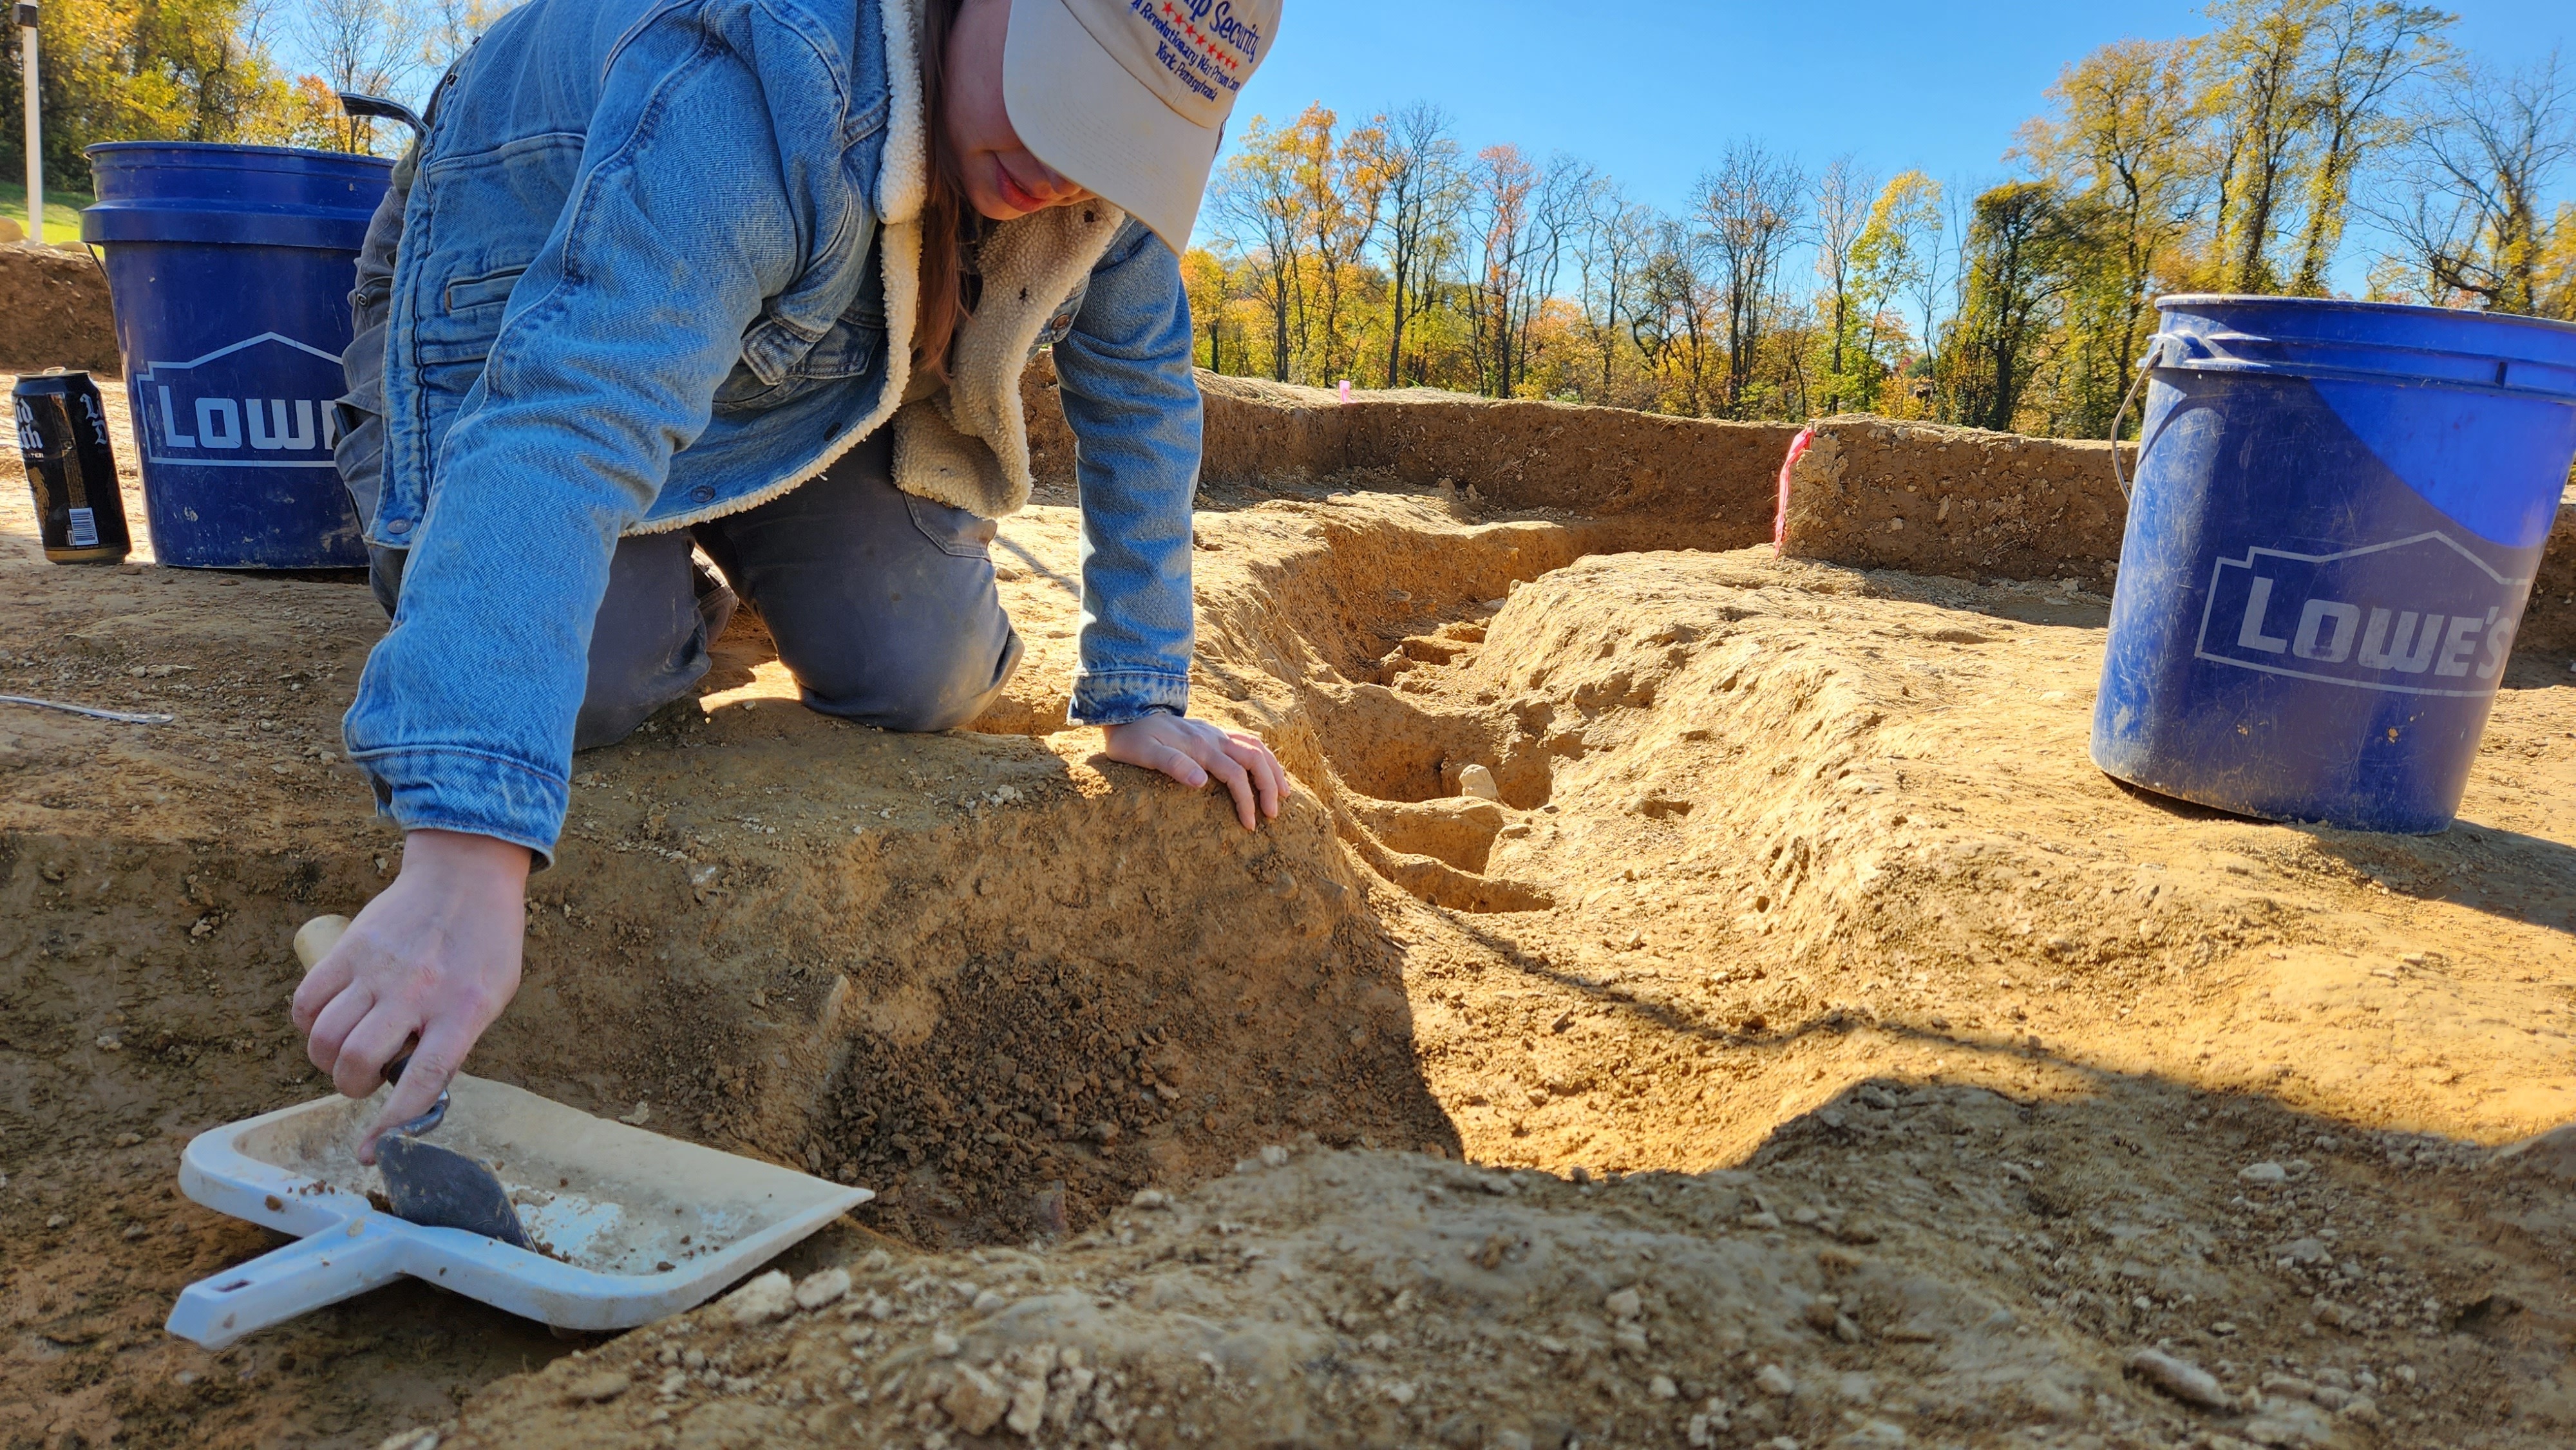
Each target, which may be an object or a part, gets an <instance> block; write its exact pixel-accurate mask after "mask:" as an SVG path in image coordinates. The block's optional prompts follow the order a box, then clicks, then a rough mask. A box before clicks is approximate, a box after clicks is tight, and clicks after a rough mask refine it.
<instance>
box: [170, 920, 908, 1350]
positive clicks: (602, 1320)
mask: <svg viewBox="0 0 2576 1450" xmlns="http://www.w3.org/2000/svg"><path fill="white" fill-rule="evenodd" d="M308 925H309V924H308ZM318 955H319V954H318V953H317V954H316V957H317V959H318ZM448 1091H449V1094H450V1096H451V1101H450V1103H449V1106H448V1110H447V1114H446V1116H445V1118H444V1119H443V1121H442V1122H441V1124H440V1126H439V1128H438V1135H439V1137H441V1138H442V1139H444V1140H446V1142H445V1146H448V1147H450V1148H453V1149H454V1150H455V1151H457V1152H458V1153H460V1154H462V1155H464V1156H466V1157H467V1158H470V1159H472V1160H474V1161H476V1162H478V1163H480V1164H483V1165H485V1166H486V1167H488V1168H489V1170H490V1171H491V1172H492V1174H493V1175H494V1176H495V1177H496V1178H497V1179H498V1180H499V1182H500V1184H501V1187H502V1189H503V1190H504V1193H505V1195H506V1198H507V1202H508V1203H509V1205H510V1207H511V1210H512V1212H513V1215H514V1216H515V1217H516V1218H517V1219H518V1220H519V1221H520V1223H521V1224H522V1226H523V1228H524V1229H525V1231H526V1233H527V1236H528V1240H529V1242H530V1243H531V1244H532V1245H533V1246H534V1247H533V1248H520V1247H517V1246H515V1245H512V1244H509V1243H505V1242H503V1241H501V1240H500V1239H497V1238H491V1237H487V1236H485V1235H483V1234H479V1233H473V1232H469V1231H467V1230H465V1229H461V1228H450V1227H432V1226H428V1225H423V1224H419V1223H414V1222H411V1221H409V1220H407V1219H404V1218H402V1217H399V1216H397V1215H396V1214H393V1213H388V1212H386V1211H385V1205H386V1204H387V1203H390V1202H391V1195H390V1194H384V1193H383V1187H382V1184H383V1180H382V1178H381V1176H380V1174H379V1173H378V1172H377V1170H374V1169H369V1168H367V1167H366V1166H364V1165H362V1164H360V1163H359V1162H358V1158H357V1145H358V1140H359V1138H360V1137H361V1135H363V1134H364V1133H365V1131H366V1128H367V1125H368V1124H369V1123H370V1122H372V1121H373V1120H374V1118H375V1116H376V1114H377V1113H378V1111H379V1110H380V1109H379V1106H378V1102H377V1101H376V1100H367V1101H360V1100H357V1099H351V1098H343V1097H339V1096H336V1095H335V1096H331V1097H325V1098H321V1099H318V1100H316V1101H313V1102H309V1103H301V1104H298V1105H296V1106H294V1107H290V1108H282V1109H280V1110H278V1111H276V1112H273V1113H264V1114H262V1115H260V1116H258V1117H255V1118H250V1119H246V1120H244V1121H242V1122H238V1123H230V1124H227V1125H225V1126H223V1127H220V1128H214V1129H210V1130H208V1131H206V1132H204V1133H200V1134H198V1135H197V1137H196V1138H195V1139H194V1140H193V1141H191V1142H190V1143H189V1144H188V1148H187V1151H186V1153H185V1154H184V1155H182V1157H181V1160H180V1167H179V1188H180V1191H181V1192H183V1193H185V1194H186V1195H187V1196H188V1197H189V1198H191V1199H193V1200H195V1201H196V1202H198V1203H201V1204H204V1205H205V1206H207V1207H208V1208H212V1209H215V1210H217V1211H218V1212H222V1213H226V1214H230V1215H232V1216H233V1217H235V1218H242V1219H247V1220H249V1221H251V1222H253V1223H257V1224H262V1225H265V1226H267V1227H269V1228H272V1229H276V1230H278V1231H279V1232H282V1233H288V1234H293V1235H295V1236H296V1238H297V1242H295V1243H291V1244H288V1245H286V1246H285V1247H283V1248H280V1249H277V1250H275V1251H274V1252H271V1253H268V1254H264V1255H262V1256H260V1257H259V1258H256V1259H253V1260H251V1261H250V1262H249V1263H246V1264H243V1265H241V1266H239V1267H238V1268H234V1269H229V1270H226V1271H225V1272H223V1273H220V1274H216V1275H214V1276H212V1277H210V1278H207V1279H203V1280H200V1281H199V1282H197V1283H195V1284H192V1285H190V1286H189V1287H188V1288H187V1289H186V1290H185V1291H184V1292H182V1293H181V1294H180V1296H179V1302H178V1304H177V1305H176V1306H174V1307H173V1308H172V1310H171V1313H170V1322H169V1328H170V1332H171V1333H173V1334H176V1335H179V1336H180V1337H182V1338H185V1339H190V1340H194V1341H195V1342H197V1343H199V1344H202V1345H205V1346H206V1347H208V1348H210V1349H221V1348H223V1347H224V1346H225V1345H228V1344H231V1343H233V1342H235V1341H236V1340H239V1339H241V1338H242V1337H243V1336H245V1335H248V1334H253V1333H256V1332H257V1331H259V1330H261V1329H265V1328H267V1327H269V1326H271V1325H274V1324H279V1323H283V1322H284V1321H286V1320H288V1319H291V1318H294V1317H295V1316H297V1315H299V1314H304V1313H307V1312H309V1311H311V1310H315V1309H319V1308H321V1307H323V1306H324V1305H326V1304H335V1303H338V1302H339V1301H340V1300H343V1299H346V1298H349V1297H351V1296H353V1295H356V1294H360V1293H363V1292H365V1291H366V1290H369V1289H373V1288H377V1287H380V1286H382V1285H385V1284H388V1283H391V1282H392V1281H393V1280H395V1279H397V1278H400V1277H402V1276H403V1275H406V1274H408V1275H411V1276H412V1277H414V1278H418V1279H423V1280H426V1281H428V1282H430V1283H434V1284H437V1285H439V1286H440V1287H441V1288H445V1289H450V1290H453V1291H455V1292H456V1293H459V1294H463V1295H465V1296H467V1297H468V1298H472V1299H479V1300H481V1301H482V1302H484V1303H486V1304H490V1305H493V1306H495V1307H497V1308H501V1309H505V1310H507V1311H509V1312H510V1313H513V1314H518V1315H523V1316H525V1317H527V1318H530V1319H535V1320H538V1321H540V1322H542V1323H546V1324H552V1325H556V1326H558V1327H561V1328H565V1329H582V1330H592V1331H598V1330H612V1329H627V1328H632V1327H633V1326H635V1325H638V1324H648V1323H651V1322H652V1321H654V1320H656V1319H660V1318H663V1317H664V1316H666V1315H671V1314H677V1313H679V1312H681V1311H683V1310H686V1309H690V1308H693V1307H695V1306H696V1305H698V1304H701V1303H704V1302H705V1301H706V1300H708V1299H710V1298H712V1297H714V1296H715V1294H716V1293H718V1292H719V1291H721V1290H722V1289H724V1288H725V1287H726V1286H728V1285H730V1284H733V1283H735V1282H737V1281H738V1280H740V1279H742V1278H743V1277H744V1276H745V1275H747V1274H749V1273H750V1272H751V1271H752V1270H754V1269H756V1268H758V1267H759V1266H760V1265H761V1264H762V1263H763V1262H765V1261H767V1260H769V1259H771V1258H773V1257H775V1256H777V1255H778V1254H780V1253H782V1252H784V1251H785V1250H786V1249H788V1248H789V1247H791V1246H792V1245H794V1244H796V1243H798V1242H799V1241H801V1240H803V1239H804V1238H806V1237H807V1236H808V1235H810V1234H812V1233H813V1232H814V1231H815V1230H817V1229H820V1228H821V1227H823V1226H824V1225H825V1224H828V1223H830V1222H831V1221H832V1220H834V1219H836V1218H838V1217H840V1216H841V1215H842V1214H844V1213H846V1212H848V1211H849V1210H850V1209H852V1208H855V1207H857V1206H858V1205H860V1204H862V1203H865V1202H867V1201H868V1200H869V1199H870V1198H873V1197H875V1195H874V1194H873V1193H871V1192H870V1191H869V1190H867V1189H865V1188H856V1187H851V1186H848V1185H844V1184H838V1183H829V1182H826V1181H824V1180H822V1179H819V1178H813V1177H809V1176H807V1175H805V1174H802V1173H797V1172H794V1171H792V1170H789V1169H785V1168H780V1167H777V1166H775V1165H773V1164H769V1163H763V1162H760V1161H758V1160H757V1159H752V1158H744V1157H739V1156H737V1155H735V1154H731V1153H725V1152H720V1151H718V1150H716V1149H713V1148H704V1147H700V1146H698V1145H696V1144H693V1143H682V1142H679V1141H676V1140H674V1139H671V1138H666V1137H663V1136H662V1135H661V1134H659V1133H652V1132H647V1131H645V1130H644V1129H642V1128H637V1127H631V1126H629V1125H627V1124H625V1123H620V1122H614V1121H611V1120H609V1119H607V1118H602V1117H594V1116H592V1115H591V1114H588V1113H585V1112H581V1111H579V1110H577V1109H574V1108H568V1107H565V1106H564V1105H563V1104H561V1103H556V1102H550V1101H548V1100H547V1099H545V1098H542V1097H539V1096H537V1095H536V1094H535V1093H531V1092H527V1091H525V1090H523V1089H520V1088H515V1087H511V1086H509V1085H507V1084H504V1083H497V1082H492V1081H489V1080H487V1079H484V1078H478V1077H474V1076H472V1075H470V1074H464V1073H460V1074H458V1075H457V1076H456V1078H455V1079H454V1080H453V1081H452V1082H451V1083H450V1084H449V1087H448ZM379 1097H381V1094H379ZM378 1146H379V1148H380V1149H381V1148H382V1147H383V1144H382V1143H380V1144H379V1145H378ZM380 1166H381V1165H380ZM379 1194H382V1195H383V1196H382V1197H381V1198H379V1197H378V1196H377V1195H379Z"/></svg>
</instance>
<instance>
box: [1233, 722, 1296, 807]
mask: <svg viewBox="0 0 2576 1450" xmlns="http://www.w3.org/2000/svg"><path fill="white" fill-rule="evenodd" d="M1226 752H1227V753H1228V754H1230V755H1232V756H1233V757H1234V758H1235V760H1236V761H1237V762H1238V763H1240V764H1241V765H1242V766H1243V767H1244V768H1245V769H1246V770H1248V771H1250V772H1252V784H1253V788H1254V790H1255V791H1257V792H1258V793H1259V795H1260V797H1261V814H1262V815H1263V816H1264V817H1265V818H1268V819H1272V820H1276V819H1278V816H1279V802H1280V800H1281V798H1283V797H1284V796H1286V795H1287V793H1288V779H1287V771H1286V770H1285V769H1284V768H1283V767H1282V766H1281V765H1280V764H1279V757H1277V756H1275V755H1273V754H1271V753H1270V747H1269V746H1267V745H1264V744H1262V743H1261V741H1260V739H1259V738H1258V737H1255V736H1251V735H1245V734H1242V733H1240V732H1236V733H1234V734H1230V735H1228V736H1227V737H1226ZM1247 824H1248V823H1247Z"/></svg>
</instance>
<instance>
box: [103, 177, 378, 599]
mask: <svg viewBox="0 0 2576 1450" xmlns="http://www.w3.org/2000/svg"><path fill="white" fill-rule="evenodd" d="M89 158H90V164H91V166H92V167H93V168H94V170H95V173H96V175H97V178H98V203H97V205H95V206H91V207H87V208H85V209H83V211H82V212H81V240H83V241H86V242H92V243H96V244H98V245H100V246H101V247H103V248H104V249H105V251H106V256H107V281H108V291H109V294H110V295H111V297H112V298H113V299H114V303H115V308H116V344H117V347H118V348H119V349H120V350H122V351H123V352H124V354H125V387H126V395H127V397H128V398H129V400H131V402H132V403H133V405H134V434H135V438H134V442H135V447H136V450H137V452H138V453H139V454H140V456H141V457H142V460H143V498H144V514H145V517H146V519H147V520H148V522H149V524H150V526H151V530H152V552H153V555H154V556H155V557H156V558H157V559H159V560H160V562H162V563H164V564H175V565H179V566H181V567H185V568H201V569H311V568H334V567H350V568H356V567H363V566H364V565H365V564H366V562H367V550H366V546H365V544H363V543H362V542H361V541H360V540H359V537H358V519H357V515H356V513H355V512H353V511H352V510H351V508H350V506H349V495H348V491H347V490H346V489H344V488H343V487H341V484H340V475H339V472H338V470H336V469H335V468H333V467H332V463H331V445H332V443H333V441H334V440H335V438H336V437H337V430H338V427H339V424H338V420H337V418H336V417H335V416H334V415H333V413H332V410H331V400H332V399H334V398H337V397H339V396H340V395H341V394H342V393H343V392H345V391H347V387H346V384H345V383H344V382H343V381H342V377H341V372H340V353H341V351H342V350H343V349H345V348H346V347H348V345H349V289H350V287H351V286H352V284H353V283H354V281H355V277H356V267H357V255H358V247H359V244H360V243H361V242H362V241H363V240H365V237H366V232H367V221H368V219H369V218H370V217H371V216H373V215H374V214H375V209H376V203H377V202H378V201H379V200H381V199H382V198H383V196H384V194H385V187H386V185H387V183H388V178H389V177H390V175H391V173H392V171H393V166H392V163H390V162H386V161H380V160H378V159H376V158H374V157H372V156H346V155H340V154H337V153H334V152H326V151H296V150H289V149H287V148H285V147H280V146H215V145H204V144H196V143H181V142H170V143H164V142H118V143H114V144H110V145H103V146H92V147H90V148H89Z"/></svg>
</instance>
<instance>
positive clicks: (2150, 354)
mask: <svg viewBox="0 0 2576 1450" xmlns="http://www.w3.org/2000/svg"><path fill="white" fill-rule="evenodd" d="M2169 336H2170V335H2169V334H2166V333H2162V332H2159V333H2157V334H2156V335H2155V336H2153V337H2151V338H2148V339H2147V354H2146V356H2144V357H2142V358H2139V359H2138V375H2137V376H2136V377H2135V378H2132V379H2130V381H2129V391H2128V392H2127V393H2126V394H2124V395H2122V397H2121V398H2120V406H2119V408H2118V410H2117V411H2115V412H2113V413H2112V414H2111V478H2112V481H2113V482H2115V483H2117V484H2119V485H2120V497H2122V498H2124V499H2125V498H2128V497H2130V492H2129V478H2128V475H2127V474H2125V473H2123V472H2122V471H2121V469H2120V424H2121V423H2122V422H2123V421H2125V420H2126V419H2127V418H2128V416H2129V405H2130V404H2132V403H2135V402H2136V401H2138V389H2140V388H2143V387H2145V386H2146V385H2147V374H2149V373H2151V372H2154V371H2155V369H2156V364H2157V363H2159V362H2162V361H2163V360H2164V355H2165V343H2166V341H2167V340H2168V339H2169ZM2140 441H2141V443H2142V444H2143V442H2144V440H2140Z"/></svg>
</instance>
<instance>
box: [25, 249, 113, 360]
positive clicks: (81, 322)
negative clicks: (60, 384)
mask: <svg viewBox="0 0 2576 1450" xmlns="http://www.w3.org/2000/svg"><path fill="white" fill-rule="evenodd" d="M46 368H80V369H84V370H86V371H89V372H93V373H96V374H98V376H99V377H100V378H101V379H103V380H105V382H106V383H107V384H108V385H110V386H113V385H114V384H115V383H116V382H117V381H119V380H121V379H122V378H123V377H124V370H123V366H122V364H120V363H119V362H118V360H117V352H116V318H115V315H114V314H113V313H111V312H110V311H109V309H108V305H107V278H106V276H105V275H104V274H102V273H101V272H100V271H99V269H98V264H97V263H96V262H93V261H91V260H90V258H89V254H88V252H87V251H85V250H83V249H82V248H80V247H77V246H71V247H50V246H47V247H40V246H37V245H36V244H35V243H33V242H6V243H0V369H9V370H12V371H18V372H41V371H43V370H44V369H46Z"/></svg>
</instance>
